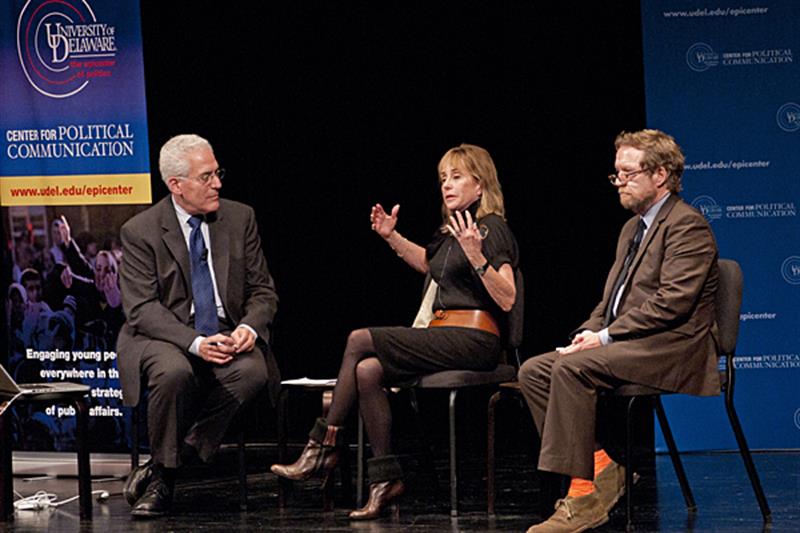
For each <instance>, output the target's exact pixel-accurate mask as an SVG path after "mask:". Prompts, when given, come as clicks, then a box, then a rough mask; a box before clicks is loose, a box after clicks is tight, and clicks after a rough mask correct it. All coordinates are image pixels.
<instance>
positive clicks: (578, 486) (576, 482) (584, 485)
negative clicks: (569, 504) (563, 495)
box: [567, 477, 594, 498]
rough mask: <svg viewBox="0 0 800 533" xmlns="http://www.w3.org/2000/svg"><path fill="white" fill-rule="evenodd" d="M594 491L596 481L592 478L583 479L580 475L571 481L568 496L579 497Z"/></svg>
mask: <svg viewBox="0 0 800 533" xmlns="http://www.w3.org/2000/svg"><path fill="white" fill-rule="evenodd" d="M592 492H594V483H593V482H592V481H591V480H590V479H581V478H579V477H574V478H572V481H570V482H569V490H568V491H567V496H570V497H572V498H578V497H580V496H586V495H588V494H591V493H592Z"/></svg>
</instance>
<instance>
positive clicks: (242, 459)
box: [236, 429, 247, 511]
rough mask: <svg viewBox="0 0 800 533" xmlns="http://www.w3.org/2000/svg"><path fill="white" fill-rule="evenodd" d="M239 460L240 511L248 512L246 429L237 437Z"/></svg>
mask: <svg viewBox="0 0 800 533" xmlns="http://www.w3.org/2000/svg"><path fill="white" fill-rule="evenodd" d="M236 440H237V445H238V446H237V452H238V453H237V455H238V459H239V510H240V511H247V462H246V456H245V455H246V454H245V451H246V450H245V443H244V429H241V430H240V431H239V434H238V435H237V436H236Z"/></svg>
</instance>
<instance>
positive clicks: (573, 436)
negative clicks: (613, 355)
mask: <svg viewBox="0 0 800 533" xmlns="http://www.w3.org/2000/svg"><path fill="white" fill-rule="evenodd" d="M608 348H609V347H608V346H604V347H600V348H596V349H593V350H586V351H583V352H577V353H574V354H570V355H559V354H558V353H557V352H549V353H545V354H542V355H537V356H535V357H531V358H530V359H528V360H527V361H525V363H524V364H523V365H522V367H521V368H520V370H519V383H520V388H521V390H522V394H523V396H524V397H525V400H526V402H527V403H528V407H529V408H530V410H531V414H532V415H533V420H534V423H535V425H536V429H537V430H538V432H539V436H540V437H541V441H542V445H541V451H540V452H539V465H538V468H539V470H544V471H547V472H556V473H559V474H565V475H568V476H571V477H578V478H581V479H593V477H594V458H593V455H592V454H593V452H594V449H595V442H597V438H596V434H597V433H596V431H597V424H598V419H597V410H598V409H597V393H598V390H600V389H603V388H613V387H615V386H617V385H619V384H621V383H623V381H622V380H619V379H617V378H614V377H613V376H612V375H611V372H610V371H609V368H608V356H607V349H608Z"/></svg>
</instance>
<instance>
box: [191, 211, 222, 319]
mask: <svg viewBox="0 0 800 533" xmlns="http://www.w3.org/2000/svg"><path fill="white" fill-rule="evenodd" d="M202 223H203V218H202V217H200V216H197V215H194V216H192V217H191V218H189V225H190V226H191V227H192V232H191V234H189V256H190V259H191V261H192V297H193V298H194V329H195V330H197V331H199V332H200V333H202V334H203V335H213V334H214V333H217V332H218V331H219V319H217V303H216V301H215V300H214V284H213V283H212V281H211V270H210V269H209V268H208V249H206V243H205V240H203V231H202V230H201V229H200V225H201V224H202Z"/></svg>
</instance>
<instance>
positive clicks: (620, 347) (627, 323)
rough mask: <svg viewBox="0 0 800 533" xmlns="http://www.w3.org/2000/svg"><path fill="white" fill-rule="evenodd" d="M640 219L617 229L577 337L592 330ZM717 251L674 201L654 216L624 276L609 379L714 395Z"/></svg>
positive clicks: (700, 224) (704, 227)
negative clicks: (611, 257) (598, 297)
mask: <svg viewBox="0 0 800 533" xmlns="http://www.w3.org/2000/svg"><path fill="white" fill-rule="evenodd" d="M638 219H639V216H638V215H637V216H634V217H633V218H631V219H630V220H629V221H628V222H627V223H626V224H625V226H624V227H623V228H622V232H621V233H620V236H619V242H618V243H617V254H616V260H615V261H614V265H613V266H612V267H611V271H610V272H609V274H608V279H607V281H606V285H605V290H604V291H603V299H602V301H601V302H600V303H599V304H598V305H597V307H596V308H595V309H594V311H593V312H592V314H591V316H590V318H589V320H587V321H586V322H585V323H584V324H583V325H582V326H581V327H580V328H579V329H578V330H579V331H582V330H584V329H590V330H592V331H599V330H601V329H602V327H603V317H604V313H605V309H606V306H607V305H608V302H609V299H611V298H612V297H613V295H612V294H611V290H612V288H613V287H612V286H613V285H614V281H615V279H616V277H617V274H618V272H619V271H620V269H621V268H622V264H623V262H624V260H625V255H626V253H627V250H628V243H629V242H630V241H631V239H632V238H633V236H634V234H635V233H636V226H637V223H638ZM717 255H718V254H717V245H716V242H715V240H714V235H713V233H712V232H711V228H710V226H709V225H708V222H706V220H705V218H703V216H702V215H701V214H700V213H698V212H697V211H696V210H695V209H693V208H692V207H690V206H689V205H688V204H686V203H685V202H684V201H683V200H682V199H681V198H680V197H678V196H677V195H676V194H674V193H673V194H672V195H670V197H669V198H668V199H667V200H666V202H665V203H664V205H663V206H661V210H660V211H659V212H658V214H657V215H656V218H655V220H654V221H653V224H652V225H651V227H650V228H649V230H648V232H647V235H646V236H645V239H644V241H643V242H642V244H641V246H640V248H639V251H638V252H637V254H636V256H635V257H634V260H633V263H632V265H631V269H630V272H629V274H628V276H629V277H628V282H627V284H626V286H625V293H624V294H623V295H622V299H621V300H620V304H619V308H618V309H617V319H616V320H614V321H613V322H612V323H611V324H610V325H609V329H608V333H609V335H611V338H612V339H614V343H613V344H611V345H609V346H607V347H606V350H607V353H608V356H609V363H610V366H611V371H612V373H613V375H614V376H615V377H618V378H621V379H624V380H627V381H632V382H635V383H641V384H644V385H648V386H651V387H657V388H660V389H664V390H668V391H675V392H683V393H687V394H697V395H712V394H719V373H718V371H717V342H716V336H717V326H716V322H715V314H714V296H715V294H716V291H717V284H718V281H719V272H718V269H717Z"/></svg>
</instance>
